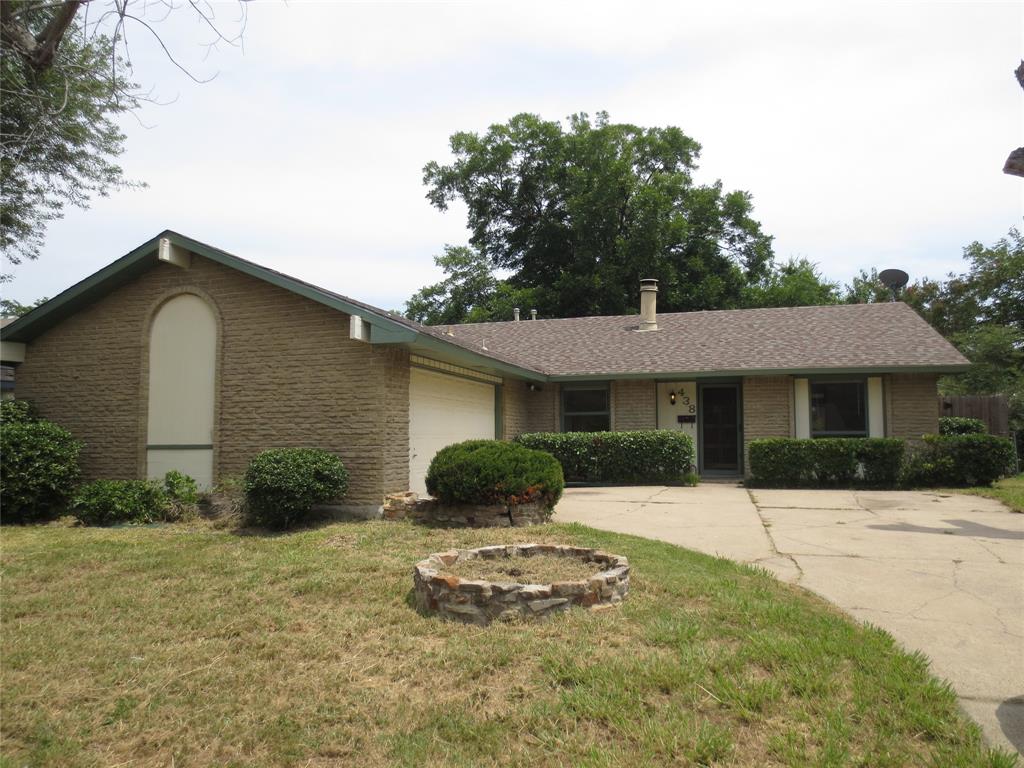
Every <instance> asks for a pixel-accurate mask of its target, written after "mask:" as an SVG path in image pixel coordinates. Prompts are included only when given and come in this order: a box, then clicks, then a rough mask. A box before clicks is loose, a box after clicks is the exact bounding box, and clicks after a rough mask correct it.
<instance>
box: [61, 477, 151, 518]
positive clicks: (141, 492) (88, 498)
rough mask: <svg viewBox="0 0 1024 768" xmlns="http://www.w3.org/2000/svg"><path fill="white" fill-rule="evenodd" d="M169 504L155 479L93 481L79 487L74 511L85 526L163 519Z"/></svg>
mask: <svg viewBox="0 0 1024 768" xmlns="http://www.w3.org/2000/svg"><path fill="white" fill-rule="evenodd" d="M167 504H168V499H167V494H166V493H164V489H163V486H162V485H161V484H160V483H158V482H156V481H155V480H93V481H92V482H91V483H86V484H85V485H83V486H82V487H81V488H80V489H79V490H78V493H77V494H76V496H75V502H74V505H73V506H72V508H71V514H73V515H74V516H75V517H76V518H78V521H79V522H80V523H82V524H83V525H113V524H115V523H136V524H144V523H154V522H156V521H157V520H160V519H162V518H163V516H164V513H165V511H166V509H167Z"/></svg>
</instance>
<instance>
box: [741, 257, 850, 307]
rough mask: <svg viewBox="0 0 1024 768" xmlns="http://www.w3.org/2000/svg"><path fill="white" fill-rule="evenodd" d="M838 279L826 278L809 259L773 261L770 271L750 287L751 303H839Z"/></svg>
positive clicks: (785, 305)
mask: <svg viewBox="0 0 1024 768" xmlns="http://www.w3.org/2000/svg"><path fill="white" fill-rule="evenodd" d="M839 301H840V293H839V283H834V282H832V281H830V280H827V279H826V278H825V277H824V276H823V275H822V274H821V272H819V271H818V267H817V265H816V264H814V263H812V262H810V261H808V260H807V259H793V258H791V259H789V260H788V261H786V262H783V263H781V264H772V266H771V268H770V269H769V271H768V273H767V274H765V275H764V277H762V278H761V279H760V280H758V281H757V282H756V283H752V284H751V285H749V286H748V287H747V292H746V300H745V304H746V306H748V307H804V306H811V305H821V304H837V303H839Z"/></svg>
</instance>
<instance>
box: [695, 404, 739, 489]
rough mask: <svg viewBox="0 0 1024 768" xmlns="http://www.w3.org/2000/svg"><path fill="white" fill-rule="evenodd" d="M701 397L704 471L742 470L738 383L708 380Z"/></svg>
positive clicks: (702, 461) (731, 472) (736, 471)
mask: <svg viewBox="0 0 1024 768" xmlns="http://www.w3.org/2000/svg"><path fill="white" fill-rule="evenodd" d="M700 400H701V403H700V417H701V441H700V443H701V444H700V459H701V461H700V465H701V471H702V472H710V473H721V474H739V471H740V407H739V406H740V398H739V385H737V384H706V385H704V386H702V387H701V390H700Z"/></svg>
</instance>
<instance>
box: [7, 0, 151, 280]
mask: <svg viewBox="0 0 1024 768" xmlns="http://www.w3.org/2000/svg"><path fill="white" fill-rule="evenodd" d="M4 7H5V15H11V14H12V13H13V14H16V15H17V18H18V19H19V20H20V21H21V22H23V23H24V25H25V26H26V28H28V29H35V28H40V29H44V30H45V29H46V28H48V26H49V25H51V24H52V23H53V22H54V20H55V19H56V18H57V16H58V14H59V13H60V12H61V10H62V8H63V6H62V5H60V4H50V5H42V4H38V3H16V2H11V3H9V4H8V2H7V0H4ZM4 41H5V43H4V46H3V53H4V55H3V57H2V59H0V96H2V99H3V102H2V105H0V174H2V176H3V185H2V191H0V208H2V210H0V251H2V252H3V254H4V256H5V257H6V258H7V260H8V261H9V262H10V263H12V264H18V263H20V262H21V261H22V260H23V259H26V258H28V259H34V258H36V256H37V255H38V253H39V250H40V248H41V247H42V243H43V235H44V231H45V227H46V224H47V223H48V222H50V221H52V220H54V219H57V218H59V217H60V216H61V213H62V211H63V210H64V207H65V206H67V205H72V206H76V207H79V208H84V207H87V205H88V203H89V200H90V199H91V198H92V197H93V196H95V195H105V194H107V193H108V192H109V191H110V190H111V189H115V188H117V187H119V186H123V185H124V184H125V179H124V176H123V174H122V170H121V166H120V165H118V164H117V162H116V158H117V157H118V156H119V155H120V154H121V153H122V152H123V150H124V139H125V136H124V133H123V132H122V131H121V130H120V128H119V127H118V125H117V123H116V117H117V115H118V114H120V113H122V112H125V111H126V110H129V109H133V108H135V107H136V106H137V100H136V99H135V98H134V97H133V96H132V92H131V91H132V89H131V86H130V84H128V83H126V82H125V81H123V80H122V79H121V77H120V74H119V72H120V70H119V69H118V68H116V67H114V68H112V67H111V61H112V59H116V53H115V51H114V41H113V40H112V39H111V38H110V37H108V36H106V35H101V34H95V35H91V36H87V35H86V34H85V32H84V30H83V28H82V25H81V24H80V23H77V22H71V24H70V28H69V29H68V30H67V32H66V33H65V34H64V35H63V37H62V39H61V40H60V48H59V51H57V50H56V49H52V50H50V54H49V58H48V59H47V64H46V66H33V65H32V63H31V61H32V59H30V58H29V57H27V56H21V55H14V54H15V53H16V50H15V49H14V48H13V47H12V46H10V45H9V44H7V42H6V41H7V36H5V37H4Z"/></svg>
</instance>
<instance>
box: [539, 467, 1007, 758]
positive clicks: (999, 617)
mask: <svg viewBox="0 0 1024 768" xmlns="http://www.w3.org/2000/svg"><path fill="white" fill-rule="evenodd" d="M555 520H556V521H558V522H579V523H583V524H585V525H590V526H593V527H595V528H603V529H605V530H609V531H617V532H620V533H631V534H635V535H637V536H646V537H649V538H654V539H661V540H663V541H667V542H670V543H672V544H678V545H680V546H684V547H689V548H691V549H696V550H699V551H701V552H706V553H708V554H712V555H720V556H723V557H728V558H731V559H733V560H738V561H740V562H744V563H756V564H758V565H760V566H762V567H764V568H767V569H769V570H771V571H772V572H774V573H775V574H776V575H777V576H778V577H779V578H780V579H783V580H785V581H789V582H792V583H795V584H799V585H800V586H802V587H805V588H807V589H809V590H811V591H813V592H816V593H818V594H819V595H821V596H822V597H824V598H826V599H828V600H830V601H831V602H833V603H835V604H836V605H838V606H839V607H841V608H843V609H844V610H846V611H848V612H849V613H850V614H851V615H853V616H854V617H855V618H857V619H860V620H862V621H868V622H871V623H872V624H875V625H877V626H879V627H882V628H883V629H886V630H887V631H889V632H890V633H892V635H893V636H894V637H896V639H897V640H899V641H900V642H902V643H903V644H904V645H905V646H906V647H908V648H913V649H919V650H921V651H924V652H925V653H926V654H927V655H928V656H929V657H930V658H931V659H932V669H933V670H934V672H935V673H936V674H937V675H939V676H940V677H944V678H946V679H948V680H949V681H950V682H951V683H952V684H953V686H954V687H955V688H956V690H957V692H958V693H959V695H960V698H961V701H962V704H963V707H964V709H965V710H966V711H967V712H968V714H970V715H971V716H972V717H973V718H974V719H975V720H977V722H978V723H980V724H981V727H982V729H983V731H984V732H985V735H986V737H987V738H988V739H989V740H990V741H991V742H992V744H994V745H996V746H1002V747H1004V748H1016V749H1017V750H1019V751H1022V752H1024V515H1020V514H1014V513H1012V512H1010V511H1009V510H1007V508H1006V507H1004V506H1002V505H1001V504H1000V503H999V502H997V501H993V500H990V499H984V498H980V497H976V496H966V495H956V494H954V495H945V494H943V495H939V494H933V493H921V492H908V491H863V492H862V491H857V492H854V491H787V490H754V491H749V492H748V491H747V490H746V489H744V488H742V487H739V486H736V485H728V484H710V483H709V484H705V485H701V486H699V487H697V488H667V487H664V486H641V487H631V488H571V489H568V490H567V491H566V492H565V496H564V497H563V499H562V501H561V502H560V503H559V504H558V508H557V509H556V511H555Z"/></svg>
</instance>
